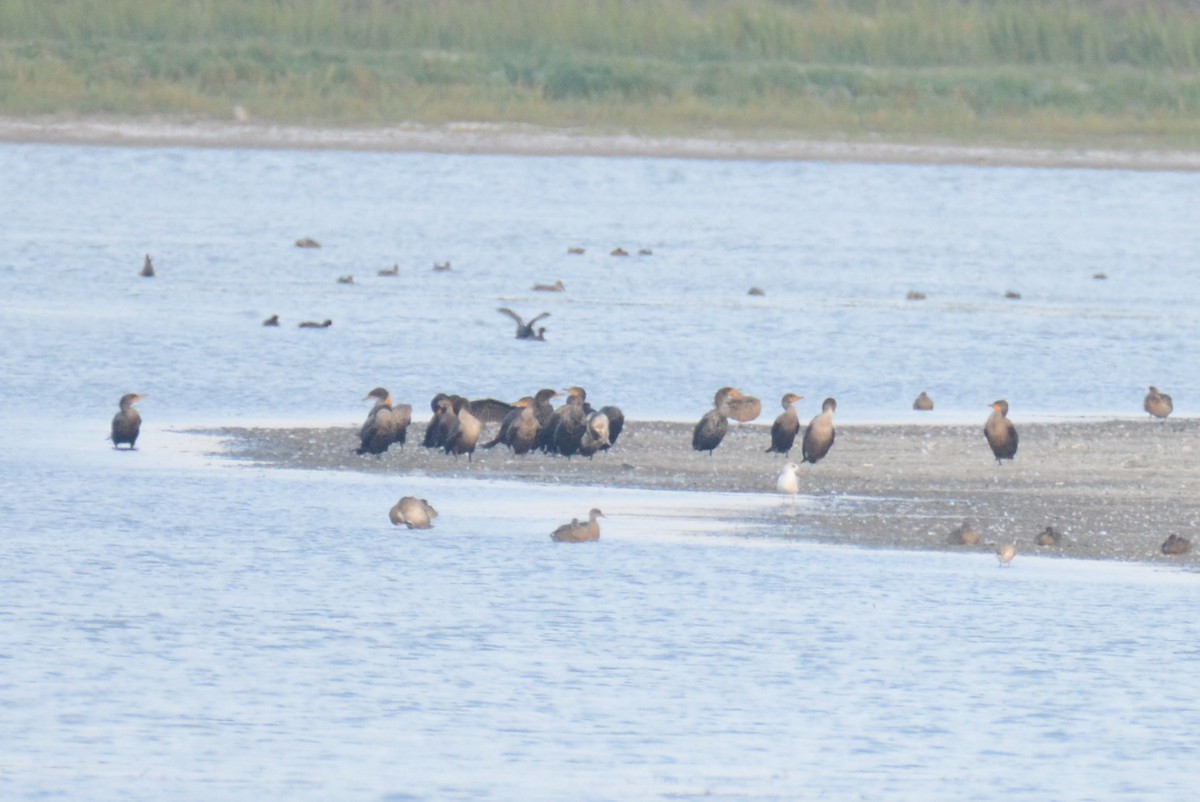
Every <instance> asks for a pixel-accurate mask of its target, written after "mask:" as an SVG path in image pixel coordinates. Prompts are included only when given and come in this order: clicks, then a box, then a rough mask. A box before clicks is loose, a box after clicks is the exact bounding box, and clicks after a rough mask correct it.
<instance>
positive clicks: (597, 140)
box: [0, 118, 1200, 171]
mask: <svg viewBox="0 0 1200 802" xmlns="http://www.w3.org/2000/svg"><path fill="white" fill-rule="evenodd" d="M0 141H8V142H43V143H64V144H67V143H69V144H87V145H110V146H128V147H148V146H156V147H161V146H174V147H221V148H277V149H330V150H366V151H392V152H414V153H415V152H421V153H463V154H469V153H483V154H506V155H523V156H609V157H656V158H685V159H752V160H767V161H823V162H859V163H885V164H966V165H981V166H1021V167H1086V168H1105V169H1123V170H1185V171H1197V170H1200V152H1196V151H1182V150H1133V149H1130V150H1124V149H1103V148H1066V147H1062V148H1055V147H1005V146H988V145H959V144H939V143H917V144H906V143H894V142H881V141H836V140H808V139H794V138H776V139H767V138H763V139H736V138H732V137H722V136H719V135H713V136H703V135H702V136H696V137H643V136H634V135H631V134H595V133H586V132H582V131H573V130H552V129H544V128H537V127H534V126H526V125H516V124H508V125H500V124H485V123H457V124H449V125H443V126H422V125H411V124H409V125H394V126H386V127H364V126H358V127H335V126H301V125H278V124H273V123H267V122H255V121H250V122H236V121H229V122H226V121H213V120H182V119H176V118H136V119H126V118H79V119H69V120H63V119H41V118H39V119H24V118H0Z"/></svg>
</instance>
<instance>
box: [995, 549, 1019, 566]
mask: <svg viewBox="0 0 1200 802" xmlns="http://www.w3.org/2000/svg"><path fill="white" fill-rule="evenodd" d="M1016 556H1017V547H1016V544H1013V543H1004V544H1002V545H1001V546H999V547H998V548H997V549H996V559H997V560H998V561H999V563H1000V565H1001V566H1005V565H1009V564H1010V563H1012V561H1013V557H1016Z"/></svg>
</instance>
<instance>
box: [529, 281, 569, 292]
mask: <svg viewBox="0 0 1200 802" xmlns="http://www.w3.org/2000/svg"><path fill="white" fill-rule="evenodd" d="M533 289H534V291H535V292H564V291H565V290H566V289H567V287H566V285H565V284H563V283H562V281H561V280H559V281H556V282H554V283H553V284H534V285H533Z"/></svg>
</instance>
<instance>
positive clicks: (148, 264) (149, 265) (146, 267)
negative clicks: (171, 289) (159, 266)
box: [138, 254, 154, 278]
mask: <svg viewBox="0 0 1200 802" xmlns="http://www.w3.org/2000/svg"><path fill="white" fill-rule="evenodd" d="M138 275H139V276H142V277H143V278H154V262H153V261H152V260H151V259H150V254H146V261H144V262H142V272H140V273H138Z"/></svg>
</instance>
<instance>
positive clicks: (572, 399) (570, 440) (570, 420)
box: [544, 387, 587, 457]
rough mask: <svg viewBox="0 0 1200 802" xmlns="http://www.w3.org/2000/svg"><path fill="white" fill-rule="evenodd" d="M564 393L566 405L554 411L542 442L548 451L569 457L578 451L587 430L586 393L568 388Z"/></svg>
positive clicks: (582, 390) (575, 388)
mask: <svg viewBox="0 0 1200 802" xmlns="http://www.w3.org/2000/svg"><path fill="white" fill-rule="evenodd" d="M566 392H567V403H565V404H563V405H562V406H561V407H559V408H558V409H557V410H555V412H554V415H553V417H552V418H551V419H550V427H551V428H550V431H549V437H548V439H546V440H545V441H544V442H545V443H546V446H547V450H548V451H552V452H554V453H558V454H562V455H563V456H564V457H570V456H571V455H572V454H574V453H575V452H576V451H578V450H579V443H580V441H581V440H582V439H583V433H584V430H585V429H587V410H586V409H584V406H585V402H586V400H587V392H586V391H585V390H584V389H583V388H582V387H570V388H568V389H567V391H566Z"/></svg>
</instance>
